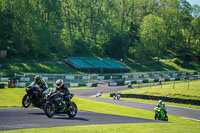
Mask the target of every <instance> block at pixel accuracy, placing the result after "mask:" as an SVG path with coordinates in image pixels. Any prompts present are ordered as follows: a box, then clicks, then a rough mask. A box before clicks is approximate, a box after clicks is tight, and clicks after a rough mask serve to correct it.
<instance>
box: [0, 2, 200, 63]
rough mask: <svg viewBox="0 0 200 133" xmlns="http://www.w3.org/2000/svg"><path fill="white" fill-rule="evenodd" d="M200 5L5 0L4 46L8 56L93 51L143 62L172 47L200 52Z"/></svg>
mask: <svg viewBox="0 0 200 133" xmlns="http://www.w3.org/2000/svg"><path fill="white" fill-rule="evenodd" d="M199 9H200V7H199V6H198V5H194V6H191V5H190V4H189V3H188V2H187V1H186V0H173V1H172V0H165V1H163V0H162V1H158V0H134V1H133V0H105V1H101V0H92V1H90V0H85V1H84V2H83V0H48V1H43V0H34V1H32V0H26V1H18V0H1V1H0V19H1V21H0V50H7V53H8V57H16V56H18V57H25V56H29V57H34V58H38V57H52V56H54V55H56V56H57V57H67V56H76V55H77V54H81V53H82V54H85V53H88V52H90V53H92V54H95V55H104V56H109V57H112V58H116V59H119V58H120V59H127V57H129V58H132V59H136V60H138V61H140V62H143V61H145V60H149V59H152V58H153V57H158V58H162V57H166V56H168V57H169V56H171V55H170V54H171V51H172V53H174V54H173V56H179V55H180V56H184V55H187V54H188V51H189V53H190V54H191V55H199V53H200V48H199V43H200V38H199V36H200V35H199V33H200V32H199V17H200V16H199V14H200V10H199ZM113 51H115V52H113Z"/></svg>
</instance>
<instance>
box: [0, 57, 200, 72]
mask: <svg viewBox="0 0 200 133" xmlns="http://www.w3.org/2000/svg"><path fill="white" fill-rule="evenodd" d="M95 58H98V57H95ZM1 63H2V66H1V67H0V68H1V72H3V74H4V76H13V75H14V73H19V74H24V73H56V74H63V73H64V74H81V73H82V72H79V71H77V70H75V69H73V68H71V67H70V66H68V65H67V64H65V63H64V59H62V60H60V61H57V60H52V59H17V58H10V59H9V58H8V59H4V60H2V61H0V64H1ZM125 64H126V65H128V66H129V67H130V68H131V72H153V71H183V72H193V71H199V70H200V63H197V62H193V63H192V67H189V68H184V67H181V66H179V65H177V64H175V63H174V62H173V61H172V60H161V61H160V62H146V63H140V64H139V63H136V62H135V61H134V60H131V59H128V60H127V61H126V62H125ZM101 74H102V73H101ZM116 74H117V73H116ZM118 74H119V73H118ZM105 75H107V74H105Z"/></svg>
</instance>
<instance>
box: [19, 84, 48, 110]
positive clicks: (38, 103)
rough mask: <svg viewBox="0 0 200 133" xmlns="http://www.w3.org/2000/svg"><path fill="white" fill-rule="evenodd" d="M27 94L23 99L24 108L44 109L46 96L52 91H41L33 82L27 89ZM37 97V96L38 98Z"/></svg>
mask: <svg viewBox="0 0 200 133" xmlns="http://www.w3.org/2000/svg"><path fill="white" fill-rule="evenodd" d="M25 91H26V93H27V94H25V95H24V96H23V98H22V106H23V107H24V108H28V107H29V106H30V105H32V106H34V107H38V108H40V109H44V103H45V102H46V96H47V94H48V93H49V92H50V89H46V90H44V91H41V90H40V88H39V86H38V85H37V84H36V83H35V82H33V83H31V84H30V85H29V86H28V87H27V88H26V89H25ZM36 95H37V96H36Z"/></svg>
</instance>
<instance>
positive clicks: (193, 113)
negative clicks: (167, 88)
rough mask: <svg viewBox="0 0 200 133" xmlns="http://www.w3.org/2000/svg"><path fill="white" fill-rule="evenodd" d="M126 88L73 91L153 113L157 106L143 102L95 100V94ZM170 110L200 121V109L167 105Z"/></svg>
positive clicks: (103, 86)
mask: <svg viewBox="0 0 200 133" xmlns="http://www.w3.org/2000/svg"><path fill="white" fill-rule="evenodd" d="M127 89H128V88H127V87H126V86H118V87H109V86H107V84H98V87H96V88H93V89H86V90H83V89H78V90H71V92H72V93H74V94H76V96H78V97H82V98H87V99H91V100H97V101H101V102H105V103H111V104H117V105H121V106H127V107H132V108H138V109H143V110H148V111H153V108H154V107H155V106H157V105H156V104H149V103H141V102H134V101H122V100H120V101H117V100H112V99H104V98H95V94H96V93H97V92H98V91H99V90H102V92H103V93H112V92H117V91H123V90H127ZM166 106H167V109H168V111H169V112H168V114H169V115H176V116H180V117H184V118H190V119H194V120H198V121H200V110H199V109H192V108H184V107H177V106H169V105H166Z"/></svg>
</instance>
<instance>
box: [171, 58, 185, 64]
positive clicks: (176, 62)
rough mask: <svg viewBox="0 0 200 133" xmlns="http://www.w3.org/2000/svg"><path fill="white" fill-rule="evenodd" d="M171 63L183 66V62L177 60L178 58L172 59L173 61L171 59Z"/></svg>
mask: <svg viewBox="0 0 200 133" xmlns="http://www.w3.org/2000/svg"><path fill="white" fill-rule="evenodd" d="M172 62H174V63H175V64H177V65H181V64H183V61H182V60H181V59H179V58H174V59H172Z"/></svg>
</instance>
